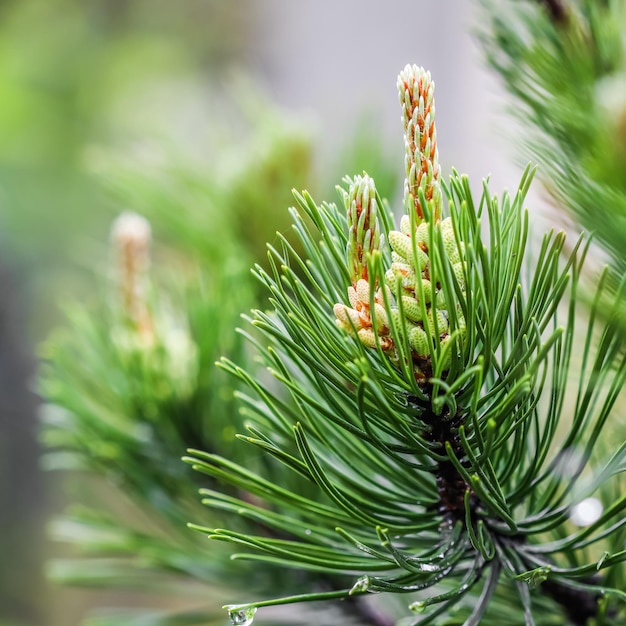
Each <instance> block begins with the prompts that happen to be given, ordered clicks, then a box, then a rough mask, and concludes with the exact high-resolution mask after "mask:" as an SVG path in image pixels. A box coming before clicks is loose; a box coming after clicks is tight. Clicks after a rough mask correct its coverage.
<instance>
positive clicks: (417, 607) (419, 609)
mask: <svg viewBox="0 0 626 626" xmlns="http://www.w3.org/2000/svg"><path fill="white" fill-rule="evenodd" d="M409 609H411V611H413V612H414V613H423V612H424V611H425V610H426V604H425V603H424V602H413V604H409Z"/></svg>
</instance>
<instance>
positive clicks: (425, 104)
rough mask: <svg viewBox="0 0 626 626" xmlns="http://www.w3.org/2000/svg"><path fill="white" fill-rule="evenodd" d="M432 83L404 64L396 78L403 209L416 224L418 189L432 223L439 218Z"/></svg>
mask: <svg viewBox="0 0 626 626" xmlns="http://www.w3.org/2000/svg"><path fill="white" fill-rule="evenodd" d="M434 93H435V83H434V82H433V81H432V79H431V76H430V72H426V71H425V70H424V69H423V68H421V67H417V65H407V66H406V67H405V68H404V69H403V70H402V72H400V75H399V76H398V95H399V98H400V106H401V107H402V125H403V127H404V145H405V150H406V153H405V159H404V165H405V170H406V181H405V191H404V193H405V206H407V207H410V208H411V209H414V210H415V213H416V218H417V224H419V223H421V222H422V221H423V220H424V217H425V215H424V207H422V206H421V203H420V199H419V191H418V190H420V189H421V190H422V191H423V193H424V196H425V198H426V201H427V202H428V203H429V204H430V209H431V212H432V214H433V217H434V221H438V220H439V219H440V216H441V205H442V194H441V185H440V183H439V170H440V168H439V155H438V152H437V133H436V130H435V97H434Z"/></svg>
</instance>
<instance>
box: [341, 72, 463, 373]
mask: <svg viewBox="0 0 626 626" xmlns="http://www.w3.org/2000/svg"><path fill="white" fill-rule="evenodd" d="M398 91H399V94H400V104H401V106H402V110H403V111H402V113H403V114H402V121H403V126H404V139H405V147H406V157H405V168H406V181H405V196H404V198H405V207H406V210H407V214H405V215H404V216H403V217H402V219H401V221H400V230H399V231H396V230H392V231H390V232H389V234H388V239H389V241H388V244H389V246H390V247H391V261H392V262H391V267H389V268H388V269H387V271H386V272H385V275H384V279H382V280H379V278H378V277H376V276H370V275H369V274H370V271H369V270H368V258H369V257H371V255H372V254H373V253H374V252H375V251H376V250H381V249H383V246H384V245H385V241H384V237H383V236H382V235H381V234H380V225H379V221H378V217H377V211H378V210H379V206H378V201H377V198H376V188H375V185H374V181H373V180H372V179H371V178H370V177H369V176H367V175H364V176H357V177H355V178H354V180H352V181H350V187H349V190H348V191H347V192H344V203H345V206H346V210H347V212H348V223H349V226H350V232H349V236H348V249H347V256H348V263H349V269H350V274H351V278H352V284H351V285H350V286H349V287H348V300H349V303H350V304H349V306H348V305H346V304H336V305H335V307H334V312H335V316H336V318H337V324H338V325H339V326H340V327H341V328H343V329H344V330H346V331H348V332H349V333H352V334H354V333H356V335H357V336H358V338H359V339H360V340H361V342H362V343H363V344H364V345H365V346H367V347H369V348H376V346H377V345H379V346H380V348H381V350H383V351H384V352H385V353H387V354H388V355H389V356H390V358H392V359H394V358H396V357H397V352H396V350H395V343H394V339H393V334H394V333H393V332H392V325H393V326H394V327H395V330H396V337H398V336H400V335H399V334H398V331H399V329H400V328H402V327H403V328H404V331H405V333H406V337H407V339H408V343H409V346H410V349H411V356H412V358H413V364H414V371H415V376H416V379H418V380H423V379H424V378H425V377H427V375H428V372H430V371H432V363H431V355H432V354H434V353H436V352H438V353H439V354H440V355H443V357H442V358H443V359H444V366H446V367H444V369H446V368H447V366H448V365H449V362H450V357H451V353H450V350H449V349H444V348H445V347H446V344H448V343H449V342H450V341H451V337H452V335H451V328H450V324H449V307H451V306H453V307H455V308H457V309H458V305H457V303H456V302H447V300H446V296H445V291H444V290H443V289H442V285H441V282H440V280H435V281H434V283H433V280H431V278H433V277H432V276H431V268H432V261H433V259H432V258H431V257H432V255H433V254H437V253H438V251H439V250H443V252H444V254H445V255H446V257H447V259H445V260H443V261H444V262H447V263H448V264H449V266H450V268H451V270H452V272H453V274H454V275H455V277H456V280H457V282H458V284H459V286H460V287H461V289H464V275H465V267H464V261H463V258H462V257H463V244H462V243H461V242H457V240H456V237H455V234H454V229H453V224H452V220H451V218H449V217H448V218H446V219H444V220H441V205H442V191H441V184H440V181H439V172H440V169H439V158H438V153H437V136H436V132H435V123H434V114H435V106H434V97H433V93H434V83H433V81H432V80H431V77H430V73H428V72H425V71H424V70H423V69H422V68H418V67H416V66H409V65H407V66H406V68H405V69H404V70H403V72H401V74H400V76H399V77H398ZM411 213H412V215H411ZM438 231H439V232H440V233H441V241H442V242H443V246H439V247H437V246H432V247H431V245H430V244H431V242H430V238H431V236H433V235H434V234H435V233H437V232H438ZM437 236H439V235H438V234H437ZM372 283H373V284H372ZM452 291H453V290H448V293H452ZM455 319H456V330H457V333H456V336H457V338H458V339H459V340H462V339H463V337H464V335H465V320H464V318H463V316H462V314H461V313H460V311H458V310H457V314H456V315H455ZM437 342H438V343H439V346H440V348H442V350H437ZM460 343H461V341H459V343H458V344H457V345H460Z"/></svg>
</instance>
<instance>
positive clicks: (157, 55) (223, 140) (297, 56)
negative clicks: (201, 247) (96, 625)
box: [0, 0, 520, 626]
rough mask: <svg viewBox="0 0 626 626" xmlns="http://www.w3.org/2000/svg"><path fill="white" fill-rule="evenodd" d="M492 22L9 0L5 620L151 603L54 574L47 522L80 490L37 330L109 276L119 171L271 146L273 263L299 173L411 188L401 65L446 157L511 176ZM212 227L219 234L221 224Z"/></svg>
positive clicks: (1, 254)
mask: <svg viewBox="0 0 626 626" xmlns="http://www.w3.org/2000/svg"><path fill="white" fill-rule="evenodd" d="M479 29H480V11H479V7H478V6H477V3H473V2H467V1H466V0H446V1H445V2H434V1H433V2H420V1H407V0H402V1H397V2H393V3H381V2H375V1H373V0H368V1H363V0H341V1H339V2H334V3H323V2H315V1H313V0H299V1H298V2H292V1H290V0H263V2H253V1H252V0H239V1H238V2H228V1H227V0H186V1H185V2H171V1H168V0H2V2H0V294H1V297H0V407H1V408H0V626H25V625H28V626H73V625H75V624H79V623H80V621H81V619H82V618H83V617H84V615H85V614H86V613H87V611H88V610H89V607H90V606H93V605H95V604H102V603H103V602H105V603H106V602H108V603H110V604H114V603H116V602H118V603H122V604H129V603H131V604H132V602H133V597H131V596H128V597H126V596H124V597H118V596H115V597H114V596H111V595H109V597H108V598H105V599H104V600H103V597H105V596H106V594H103V592H88V591H84V590H75V589H67V588H62V587H59V586H56V585H54V584H53V583H50V582H48V581H47V580H46V576H45V568H46V562H47V561H48V560H49V559H50V558H51V557H53V556H56V555H58V554H59V553H62V552H63V547H61V546H59V545H57V544H56V543H54V542H52V541H50V540H49V539H48V537H47V534H46V528H47V526H48V523H49V520H50V519H52V518H53V517H54V516H55V515H56V514H58V513H59V511H61V510H62V509H63V507H64V506H65V504H66V503H67V502H68V501H71V500H74V499H76V498H77V497H80V495H79V494H80V488H77V487H76V486H75V485H76V480H74V481H68V477H67V476H66V475H65V474H62V473H58V472H57V473H55V472H47V471H44V470H43V469H42V465H43V464H42V461H41V448H40V444H39V442H38V434H37V433H38V414H39V412H40V400H39V398H38V396H37V391H36V390H37V385H36V376H37V351H38V346H39V345H40V343H41V342H42V341H43V340H44V339H45V338H46V337H47V335H48V334H49V333H50V331H51V330H52V329H53V328H56V327H58V326H59V325H62V324H63V323H64V321H63V320H64V318H63V316H62V314H61V310H62V308H63V305H64V303H65V302H66V301H67V300H68V299H74V300H88V299H89V298H90V295H91V290H92V288H93V281H94V276H95V275H97V274H98V273H106V267H107V262H108V252H107V246H108V231H109V224H110V222H111V220H112V219H113V218H114V216H115V215H116V214H117V213H119V212H120V211H122V210H128V209H131V210H138V211H142V209H143V207H141V206H133V205H132V200H131V201H129V198H132V194H128V193H126V195H125V196H123V197H124V200H121V199H120V195H119V194H117V193H116V192H115V190H116V187H117V186H118V185H119V184H120V180H124V176H125V175H128V172H129V171H132V172H135V174H136V172H137V171H141V170H142V167H143V164H146V168H147V171H149V167H148V166H149V165H150V164H151V163H153V162H155V161H158V160H159V159H161V158H162V157H163V154H167V155H169V157H171V155H175V158H176V159H177V162H178V163H179V165H180V168H181V169H182V170H184V169H185V168H189V169H190V170H193V171H194V172H195V174H196V175H198V173H200V174H202V173H203V172H204V173H205V175H206V178H207V180H215V179H216V178H219V177H220V176H221V172H222V171H226V170H228V169H229V168H230V170H232V168H233V162H234V161H237V160H238V159H240V156H238V155H241V154H247V155H248V156H250V155H252V157H251V160H247V161H246V160H244V161H242V163H244V165H243V166H242V167H248V168H251V169H250V177H249V185H245V186H244V188H242V189H240V190H239V193H240V194H241V197H240V199H241V202H240V205H241V206H242V207H243V209H242V211H243V213H242V220H243V222H244V223H245V222H246V220H247V221H248V226H250V224H253V226H252V228H250V227H249V228H247V229H245V228H244V229H242V234H241V236H242V237H246V236H248V237H251V239H252V241H251V242H250V246H249V249H250V250H251V260H255V259H262V258H263V242H264V241H265V240H266V239H271V237H272V233H273V232H275V231H276V230H277V229H285V228H287V224H288V215H287V207H288V203H289V190H290V188H291V187H296V188H302V187H304V186H307V187H308V188H310V189H311V190H312V191H313V192H314V194H315V195H316V197H317V198H319V199H322V198H328V199H330V200H334V199H335V197H336V196H335V192H334V186H335V184H337V183H339V182H340V180H341V178H342V176H343V175H344V174H355V173H360V172H361V171H362V170H364V169H365V170H367V171H368V173H369V174H371V175H373V176H374V178H375V179H376V180H377V181H378V182H379V188H380V187H382V188H383V189H384V190H385V192H386V193H387V195H388V196H390V198H391V199H393V198H394V196H395V195H397V193H398V191H399V189H400V179H401V176H402V170H403V154H404V150H403V145H402V135H401V127H400V123H399V109H398V106H397V95H396V87H395V78H396V76H397V73H398V71H399V70H400V69H402V67H404V65H405V64H406V63H418V64H421V65H423V66H425V67H427V68H428V69H429V70H430V71H431V73H432V74H433V76H434V78H435V81H436V84H437V119H438V142H439V153H440V159H441V162H442V165H443V168H444V172H446V173H447V172H448V171H449V169H450V167H451V166H452V165H454V166H455V167H456V168H457V169H458V170H459V171H462V172H466V173H468V174H469V175H470V178H471V179H472V180H473V181H474V184H475V185H478V184H479V182H480V179H481V178H482V177H483V176H485V175H487V174H491V175H492V181H493V182H494V187H495V188H496V189H502V188H505V187H508V188H512V187H514V186H515V184H516V178H517V177H518V176H519V172H520V170H519V168H518V167H517V166H515V165H514V164H513V155H514V152H515V151H514V149H513V148H512V147H511V146H510V145H509V144H508V140H509V139H510V137H511V136H512V133H511V132H510V128H509V129H508V130H507V132H502V129H504V128H505V127H508V126H509V125H510V120H509V119H508V118H507V117H506V115H505V114H504V105H505V99H504V98H503V96H502V94H501V92H500V91H499V89H498V87H497V84H496V79H495V77H493V76H491V75H490V74H489V72H488V71H487V70H486V69H484V62H483V59H482V58H481V53H480V50H479V47H478V46H477V45H476V42H475V39H474V37H475V33H476V32H477V30H479ZM277 135H279V136H280V137H283V136H284V155H285V157H286V159H287V160H288V161H289V164H290V167H287V168H286V170H287V173H288V176H284V175H283V171H284V170H285V168H283V169H280V168H279V169H277V172H276V178H275V180H274V183H273V184H272V185H271V186H269V187H267V186H266V187H261V188H259V187H258V186H257V181H256V178H255V176H254V172H253V170H252V168H253V165H254V158H255V157H254V155H255V154H261V155H263V154H264V153H263V150H264V149H266V147H267V145H269V143H268V142H269V139H268V137H272V138H273V139H275V138H276V136H277ZM275 143H276V142H274V144H275ZM274 144H273V145H274ZM278 144H279V145H280V142H278ZM255 151H256V152H255ZM259 158H260V157H259ZM277 167H278V166H277ZM281 167H282V166H281ZM230 170H229V171H230ZM244 178H245V177H244ZM126 180H127V181H128V180H129V179H128V177H127V179H126ZM148 180H149V176H148ZM144 182H145V181H144ZM127 184H128V183H127ZM131 186H132V183H131ZM259 193H262V194H266V195H267V201H268V203H270V204H272V206H273V207H274V209H273V212H270V214H271V215H270V214H268V215H270V216H269V217H268V215H263V216H262V219H261V220H260V223H258V224H256V223H254V216H251V215H248V216H246V215H245V206H246V197H249V196H247V194H259ZM142 198H143V199H144V201H145V194H144V196H142ZM177 200H178V201H179V202H181V203H182V204H184V203H185V202H186V201H187V200H185V199H181V198H180V197H179V198H177ZM195 201H196V199H195V198H194V196H193V194H191V193H190V194H189V197H188V202H190V203H192V202H195ZM129 204H130V206H129ZM138 204H140V202H139V200H138ZM162 210H163V211H167V210H168V207H167V206H164V207H162ZM172 210H173V209H172ZM200 210H201V207H200ZM270 217H271V219H270ZM251 233H252V234H251ZM196 235H197V236H198V237H200V238H203V239H204V238H206V240H207V241H208V242H210V240H211V238H212V237H216V236H219V232H218V229H213V228H212V227H211V223H207V224H205V228H203V229H202V232H199V233H196ZM72 485H74V486H72ZM77 494H78V495H77Z"/></svg>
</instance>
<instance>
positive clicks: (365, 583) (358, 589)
mask: <svg viewBox="0 0 626 626" xmlns="http://www.w3.org/2000/svg"><path fill="white" fill-rule="evenodd" d="M369 586H370V577H369V576H361V578H357V581H356V582H355V583H354V585H352V589H350V593H349V594H348V595H353V594H355V593H364V592H365V591H367V590H368V589H369Z"/></svg>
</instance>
